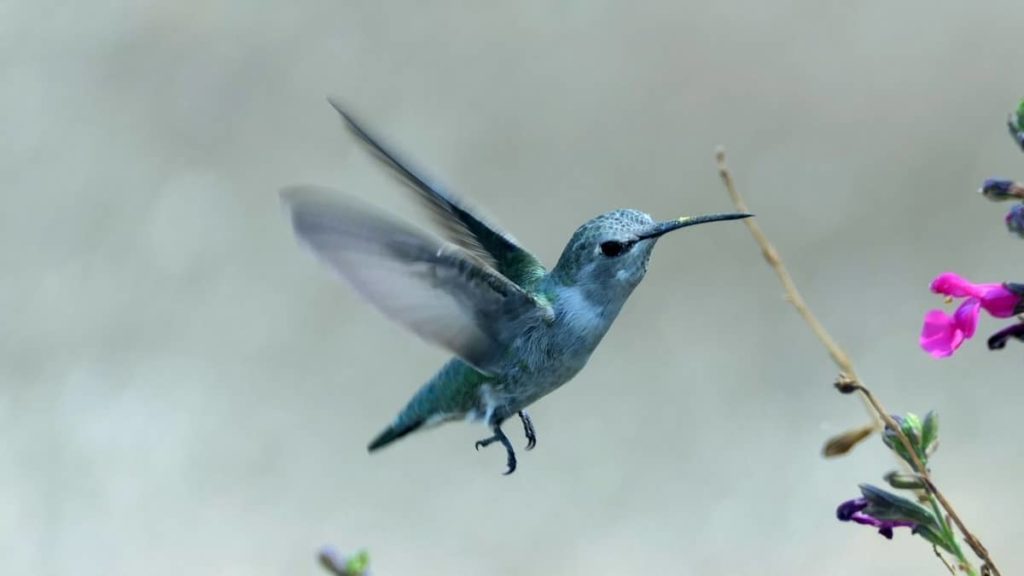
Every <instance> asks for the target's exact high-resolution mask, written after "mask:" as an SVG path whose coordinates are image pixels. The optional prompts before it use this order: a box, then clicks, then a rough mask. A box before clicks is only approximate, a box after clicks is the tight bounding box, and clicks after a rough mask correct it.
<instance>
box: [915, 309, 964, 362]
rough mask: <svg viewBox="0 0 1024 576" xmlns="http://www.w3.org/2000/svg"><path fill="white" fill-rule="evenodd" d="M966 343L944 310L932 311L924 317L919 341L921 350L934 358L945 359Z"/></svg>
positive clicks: (961, 333) (961, 332) (960, 331)
mask: <svg viewBox="0 0 1024 576" xmlns="http://www.w3.org/2000/svg"><path fill="white" fill-rule="evenodd" d="M963 341H964V334H963V331H962V330H960V329H959V328H958V327H957V325H956V322H955V321H954V319H953V317H952V316H950V315H948V314H946V313H945V312H943V311H942V310H932V311H930V312H928V314H926V315H925V317H924V326H923V327H922V328H921V338H920V340H919V342H920V344H921V348H923V349H924V351H925V352H927V353H929V354H931V355H932V357H933V358H945V357H947V356H950V355H952V354H953V351H954V350H956V349H957V348H959V347H960V344H962V343H963Z"/></svg>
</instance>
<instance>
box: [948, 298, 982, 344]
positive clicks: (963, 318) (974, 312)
mask: <svg viewBox="0 0 1024 576" xmlns="http://www.w3.org/2000/svg"><path fill="white" fill-rule="evenodd" d="M981 306H982V304H981V301H980V300H978V299H977V298H968V299H967V300H964V303H963V304H961V305H960V307H959V308H957V309H956V312H954V313H953V322H954V323H955V324H956V327H957V328H958V329H959V330H960V331H961V332H963V334H964V340H966V339H968V338H970V337H972V336H974V331H975V330H976V329H977V328H978V315H979V314H981Z"/></svg>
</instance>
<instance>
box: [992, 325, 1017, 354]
mask: <svg viewBox="0 0 1024 576" xmlns="http://www.w3.org/2000/svg"><path fill="white" fill-rule="evenodd" d="M1010 338H1016V339H1017V340H1020V341H1021V342H1024V322H1018V323H1016V324H1013V325H1011V326H1008V327H1006V328H1003V329H1002V330H1000V331H999V332H996V333H995V334H993V335H992V336H990V337H989V339H988V349H989V350H1001V349H1003V348H1005V347H1006V343H1007V342H1008V341H1009V340H1010Z"/></svg>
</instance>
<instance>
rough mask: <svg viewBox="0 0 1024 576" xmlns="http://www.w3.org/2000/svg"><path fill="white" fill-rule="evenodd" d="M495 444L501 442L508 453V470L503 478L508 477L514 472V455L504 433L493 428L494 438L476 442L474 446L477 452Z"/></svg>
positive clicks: (496, 427) (497, 428) (499, 429)
mask: <svg viewBox="0 0 1024 576" xmlns="http://www.w3.org/2000/svg"><path fill="white" fill-rule="evenodd" d="M495 442H501V445H502V446H504V447H505V451H506V452H508V470H506V471H505V473H504V475H505V476H508V475H509V474H511V473H513V472H515V471H516V453H515V451H514V450H512V443H511V442H509V440H508V436H505V433H504V432H502V431H501V428H500V427H498V426H495V427H494V436H491V437H490V438H484V439H483V440H478V441H477V442H476V444H475V446H476V449H477V450H480V448H486V447H487V446H490V445H491V444H493V443H495Z"/></svg>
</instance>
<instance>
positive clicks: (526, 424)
mask: <svg viewBox="0 0 1024 576" xmlns="http://www.w3.org/2000/svg"><path fill="white" fill-rule="evenodd" d="M519 419H520V420H522V421H523V432H524V433H525V434H526V449H527V450H533V448H534V446H536V445H537V431H536V430H534V428H533V420H530V415H529V414H527V413H526V410H520V411H519Z"/></svg>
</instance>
